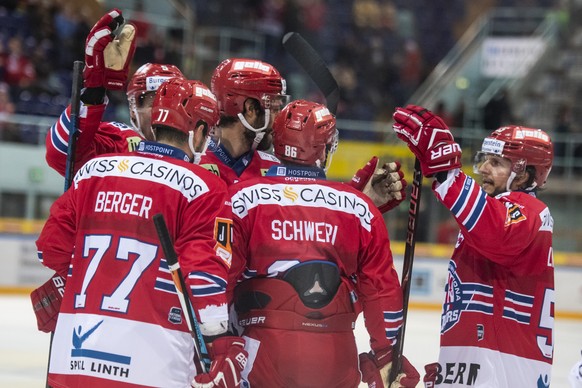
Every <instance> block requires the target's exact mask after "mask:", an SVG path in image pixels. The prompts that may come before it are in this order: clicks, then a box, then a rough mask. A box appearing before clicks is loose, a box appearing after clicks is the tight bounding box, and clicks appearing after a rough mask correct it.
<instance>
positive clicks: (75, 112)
mask: <svg viewBox="0 0 582 388" xmlns="http://www.w3.org/2000/svg"><path fill="white" fill-rule="evenodd" d="M84 65H85V63H84V62H83V61H75V62H73V85H72V87H71V129H70V131H69V143H68V145H67V159H66V167H65V185H64V187H65V190H64V191H67V190H68V189H69V187H71V183H72V182H73V173H74V171H75V168H74V165H75V149H76V144H77V134H78V128H79V111H80V109H81V88H82V87H83V66H84ZM54 335H55V332H54V331H51V338H50V341H49V353H48V362H47V370H46V387H47V388H48V387H49V382H48V376H49V371H50V364H51V353H52V348H53V338H54Z"/></svg>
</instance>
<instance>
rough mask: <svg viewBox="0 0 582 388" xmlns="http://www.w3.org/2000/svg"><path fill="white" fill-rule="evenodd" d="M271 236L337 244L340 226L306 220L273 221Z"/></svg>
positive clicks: (278, 238) (279, 238) (274, 238)
mask: <svg viewBox="0 0 582 388" xmlns="http://www.w3.org/2000/svg"><path fill="white" fill-rule="evenodd" d="M271 231H272V233H271V238H272V239H273V240H276V241H279V240H285V241H315V242H322V243H331V244H335V239H336V237H337V231H338V226H337V225H334V224H329V223H327V222H315V221H306V220H293V221H290V220H273V221H271Z"/></svg>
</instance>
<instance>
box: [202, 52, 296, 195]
mask: <svg viewBox="0 0 582 388" xmlns="http://www.w3.org/2000/svg"><path fill="white" fill-rule="evenodd" d="M210 88H211V89H212V92H213V93H214V94H215V95H216V97H217V98H218V106H219V107H220V125H219V128H218V131H217V134H216V137H215V138H213V139H212V140H211V143H210V145H209V147H208V148H209V150H208V152H207V153H206V155H205V156H203V157H202V161H201V162H200V164H201V165H202V166H203V167H205V168H207V169H208V170H210V171H212V172H214V173H215V174H216V175H218V176H220V178H221V179H222V180H224V181H225V182H226V183H227V185H230V184H232V183H235V182H238V181H242V180H245V179H248V178H250V177H256V176H261V175H264V174H265V172H266V171H267V170H268V169H269V167H271V166H272V165H274V164H278V163H279V160H278V159H277V158H276V157H274V156H273V155H272V154H270V153H267V152H265V151H266V150H268V149H269V148H270V147H271V144H272V139H271V136H272V135H271V132H272V124H273V120H274V119H275V117H277V114H278V113H279V111H280V110H281V109H282V108H283V107H284V106H285V104H287V102H288V100H289V96H288V95H286V94H285V92H286V83H285V79H283V77H282V76H281V74H279V71H277V69H275V68H274V67H273V66H271V65H270V64H268V63H266V62H263V61H259V60H257V59H248V58H229V59H226V60H224V61H222V62H221V63H220V64H219V65H218V66H217V67H216V69H215V70H214V73H213V74H212V79H211V83H210Z"/></svg>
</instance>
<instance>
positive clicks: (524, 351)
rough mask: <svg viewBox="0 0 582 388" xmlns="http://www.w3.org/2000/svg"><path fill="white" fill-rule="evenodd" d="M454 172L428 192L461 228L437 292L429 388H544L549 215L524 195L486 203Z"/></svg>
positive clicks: (548, 341) (548, 355)
mask: <svg viewBox="0 0 582 388" xmlns="http://www.w3.org/2000/svg"><path fill="white" fill-rule="evenodd" d="M457 171H458V170H456V171H455V172H450V173H449V176H448V178H447V180H446V181H445V182H443V183H442V184H438V183H435V185H434V186H433V190H434V192H435V194H436V196H437V198H438V199H439V200H440V201H441V202H442V203H443V204H444V205H445V206H446V207H447V208H449V209H450V210H451V212H452V214H453V216H454V217H455V219H456V220H457V222H458V224H459V226H460V227H461V232H460V234H459V238H458V241H457V243H456V247H455V251H454V252H453V256H452V258H451V261H450V263H449V274H448V281H447V284H446V286H445V300H444V304H443V313H442V317H441V351H440V357H439V364H440V365H441V370H440V371H439V378H438V380H437V386H447V387H448V386H459V387H460V386H472V387H501V388H503V387H507V388H510V387H549V384H550V372H551V366H552V357H553V344H554V343H553V334H552V332H553V326H554V262H553V256H552V232H553V219H552V216H551V215H550V211H549V210H548V207H547V206H546V205H545V204H544V203H542V202H541V201H539V200H538V199H537V198H535V196H534V195H532V194H529V193H525V192H517V191H514V192H507V193H503V194H500V195H498V196H497V197H490V196H488V195H487V193H486V192H485V191H484V190H483V189H482V188H481V187H480V186H479V185H478V184H477V183H476V182H475V181H474V180H473V179H472V178H471V177H469V176H467V175H465V174H464V173H463V172H457Z"/></svg>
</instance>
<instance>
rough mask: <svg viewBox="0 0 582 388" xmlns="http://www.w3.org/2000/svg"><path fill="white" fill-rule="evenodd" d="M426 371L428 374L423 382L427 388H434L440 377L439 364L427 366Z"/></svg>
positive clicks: (434, 363)
mask: <svg viewBox="0 0 582 388" xmlns="http://www.w3.org/2000/svg"><path fill="white" fill-rule="evenodd" d="M424 371H425V372H426V373H425V375H424V378H423V379H422V381H423V382H424V387H425V388H434V386H435V384H436V380H437V377H438V375H439V372H438V371H439V363H438V362H433V363H432V364H427V365H425V366H424Z"/></svg>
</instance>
